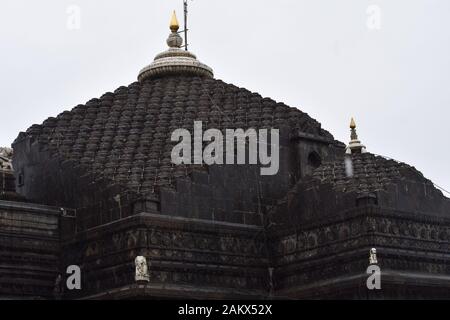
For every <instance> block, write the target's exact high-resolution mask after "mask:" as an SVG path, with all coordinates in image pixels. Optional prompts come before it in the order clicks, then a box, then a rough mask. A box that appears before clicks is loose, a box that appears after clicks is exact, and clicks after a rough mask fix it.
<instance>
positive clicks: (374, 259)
mask: <svg viewBox="0 0 450 320" xmlns="http://www.w3.org/2000/svg"><path fill="white" fill-rule="evenodd" d="M369 264H371V265H372V264H378V260H377V249H375V248H372V249H370V255H369Z"/></svg>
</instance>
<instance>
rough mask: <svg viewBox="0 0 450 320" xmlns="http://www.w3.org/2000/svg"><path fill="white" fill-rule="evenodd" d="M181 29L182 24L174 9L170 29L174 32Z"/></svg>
mask: <svg viewBox="0 0 450 320" xmlns="http://www.w3.org/2000/svg"><path fill="white" fill-rule="evenodd" d="M178 29H180V24H179V23H178V19H177V14H176V12H175V10H173V14H172V19H171V20H170V30H171V31H172V32H177V31H178Z"/></svg>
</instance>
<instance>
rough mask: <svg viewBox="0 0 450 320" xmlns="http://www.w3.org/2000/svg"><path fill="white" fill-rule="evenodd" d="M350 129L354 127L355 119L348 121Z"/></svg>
mask: <svg viewBox="0 0 450 320" xmlns="http://www.w3.org/2000/svg"><path fill="white" fill-rule="evenodd" d="M350 129H356V122H355V119H353V118H352V121H350Z"/></svg>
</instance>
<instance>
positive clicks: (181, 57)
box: [138, 11, 214, 81]
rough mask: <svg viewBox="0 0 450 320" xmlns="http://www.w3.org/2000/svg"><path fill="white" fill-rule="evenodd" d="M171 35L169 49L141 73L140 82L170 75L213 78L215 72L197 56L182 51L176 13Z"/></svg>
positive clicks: (172, 22) (173, 18) (172, 20)
mask: <svg viewBox="0 0 450 320" xmlns="http://www.w3.org/2000/svg"><path fill="white" fill-rule="evenodd" d="M169 27H170V31H171V33H170V35H169V38H168V39H167V45H168V46H169V49H168V50H166V51H164V52H161V53H160V54H158V55H157V56H156V57H155V60H154V61H153V63H151V64H150V65H149V66H147V67H145V68H144V69H142V70H141V72H139V76H138V79H139V81H145V80H146V79H150V78H159V77H163V76H168V75H190V76H197V77H206V78H213V77H214V73H213V70H212V69H211V68H210V67H208V66H207V65H205V64H203V63H201V62H200V61H199V60H197V57H196V56H195V54H193V53H191V52H189V51H185V50H182V49H181V48H182V46H183V38H182V37H181V36H180V34H179V32H178V30H179V29H180V24H179V22H178V19H177V14H176V12H175V11H174V12H173V14H172V18H171V19H170V26H169Z"/></svg>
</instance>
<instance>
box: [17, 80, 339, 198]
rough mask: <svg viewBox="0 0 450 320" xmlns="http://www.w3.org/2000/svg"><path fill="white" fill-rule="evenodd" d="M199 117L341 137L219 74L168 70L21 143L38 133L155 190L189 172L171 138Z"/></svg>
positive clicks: (78, 158) (44, 141) (100, 169)
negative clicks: (177, 161) (175, 155)
mask: <svg viewBox="0 0 450 320" xmlns="http://www.w3.org/2000/svg"><path fill="white" fill-rule="evenodd" d="M194 121H203V123H204V125H205V127H212V128H218V129H225V128H243V129H246V128H269V127H274V128H281V127H288V129H290V130H293V131H294V130H296V131H297V132H298V131H300V132H304V133H307V134H308V135H310V136H311V135H312V136H316V137H318V138H321V139H325V140H329V141H330V142H333V141H334V139H333V137H332V135H331V134H330V133H328V132H327V131H325V130H323V129H322V128H321V125H320V124H319V123H318V122H317V121H315V120H314V119H312V118H311V117H309V116H308V115H307V114H305V113H303V112H302V111H300V110H298V109H296V108H291V107H288V106H286V105H284V104H282V103H277V102H275V101H273V100H271V99H269V98H263V97H261V96H260V95H259V94H256V93H252V92H250V91H248V90H246V89H242V88H238V87H236V86H234V85H231V84H227V83H225V82H223V81H220V80H216V79H208V78H201V77H192V76H166V77H162V78H158V79H148V80H145V81H144V82H142V83H141V82H135V83H132V84H131V85H129V86H128V87H120V88H119V89H117V90H116V91H115V92H114V93H106V94H104V95H103V96H102V97H101V98H100V99H93V100H90V101H89V102H87V103H86V104H85V105H79V106H77V107H75V108H74V109H73V110H71V111H66V112H63V113H61V114H60V115H59V116H58V117H56V118H49V119H47V120H46V121H45V122H44V123H43V124H42V125H34V126H32V127H31V128H29V129H28V130H27V131H26V133H21V134H20V135H19V137H18V138H17V140H16V142H17V141H18V140H21V139H22V138H24V137H32V138H33V139H36V140H37V141H38V142H39V144H40V145H41V146H44V147H45V148H48V149H50V150H51V151H52V153H54V154H55V155H57V156H59V157H61V158H62V159H64V160H71V161H74V162H76V163H79V164H81V165H83V167H85V168H87V170H88V171H89V172H90V173H92V174H94V175H95V176H100V177H103V178H107V179H111V180H113V181H114V183H117V184H120V185H123V186H126V187H127V188H128V189H129V190H131V191H133V192H136V191H137V192H138V193H140V194H148V193H153V192H155V190H156V189H158V188H159V187H161V186H171V185H172V184H173V182H174V180H176V178H177V177H182V176H186V175H187V174H189V172H190V170H191V169H192V167H189V168H186V167H183V166H176V167H174V166H173V165H172V163H171V151H172V148H173V146H174V143H173V142H171V141H170V138H171V134H172V132H173V130H175V129H178V128H185V129H188V130H190V129H191V128H192V127H193V122H194Z"/></svg>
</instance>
